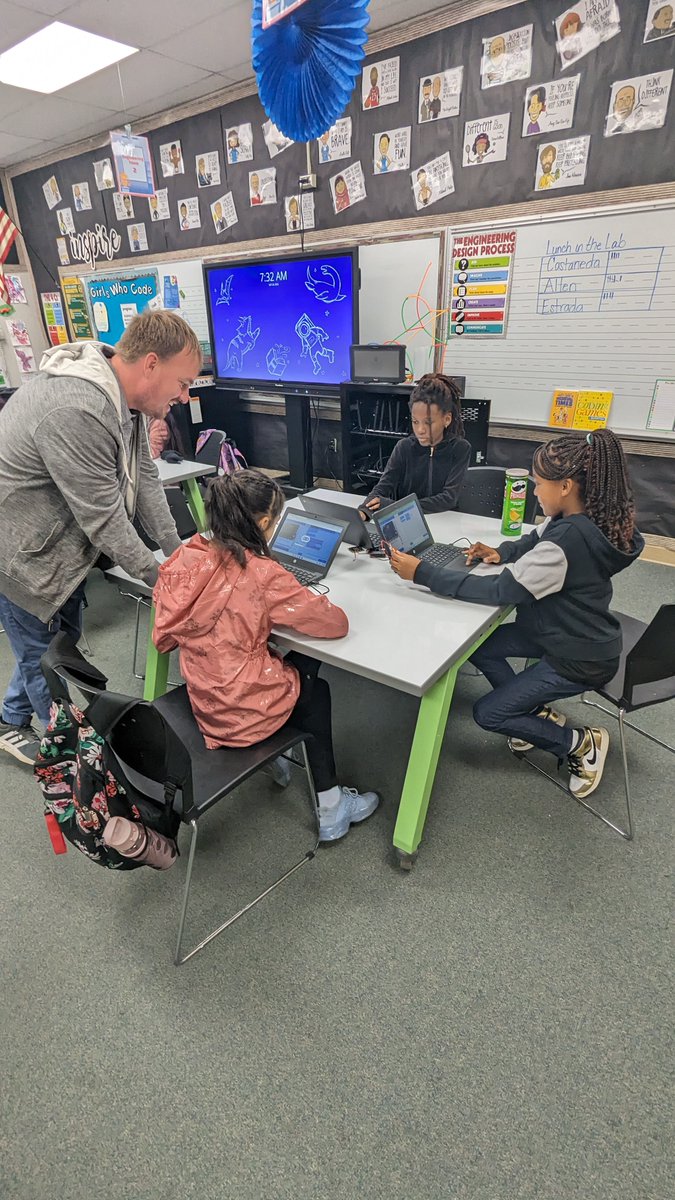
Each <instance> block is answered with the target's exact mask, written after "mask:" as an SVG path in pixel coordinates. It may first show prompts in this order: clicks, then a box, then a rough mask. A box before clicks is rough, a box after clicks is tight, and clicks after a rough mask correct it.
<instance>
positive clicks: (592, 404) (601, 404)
mask: <svg viewBox="0 0 675 1200" xmlns="http://www.w3.org/2000/svg"><path fill="white" fill-rule="evenodd" d="M613 398H614V392H577V402H576V405H575V408H574V421H573V424H572V428H573V429H604V427H605V425H606V424H607V418H608V417H609V410H610V408H611V406H612V400H613Z"/></svg>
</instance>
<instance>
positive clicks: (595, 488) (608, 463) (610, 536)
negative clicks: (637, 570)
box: [532, 429, 635, 554]
mask: <svg viewBox="0 0 675 1200" xmlns="http://www.w3.org/2000/svg"><path fill="white" fill-rule="evenodd" d="M532 467H533V469H534V470H535V471H536V472H537V475H540V476H541V478H542V479H556V480H562V479H573V480H574V481H575V482H576V483H578V485H579V488H580V490H581V495H582V498H583V501H584V505H585V508H586V515H587V516H588V517H590V519H591V521H593V523H594V524H595V525H597V526H598V529H600V530H601V532H602V533H604V535H605V537H606V538H607V540H608V541H609V542H611V544H612V545H613V546H614V547H615V548H616V549H617V550H621V551H623V552H624V554H627V553H628V552H629V551H630V549H631V545H632V541H633V532H634V529H635V509H634V506H633V493H632V490H631V486H630V480H629V478H628V468H627V466H626V459H625V456H624V452H623V449H622V446H621V442H620V441H619V439H618V438H617V437H616V435H615V434H613V433H612V431H611V429H598V430H594V432H593V433H589V434H588V435H587V436H585V437H574V436H573V435H572V434H568V435H565V436H563V437H559V438H554V439H553V440H552V441H550V442H546V443H545V444H544V445H543V446H538V447H537V449H536V450H535V452H534V458H533V460H532Z"/></svg>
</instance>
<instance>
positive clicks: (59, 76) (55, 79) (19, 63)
mask: <svg viewBox="0 0 675 1200" xmlns="http://www.w3.org/2000/svg"><path fill="white" fill-rule="evenodd" d="M137 51H138V47H136V46H125V45H124V44H123V43H122V42H113V41H111V40H110V38H104V37H99V36H98V34H96V33H86V32H85V30H84V29H75V27H74V26H73V25H64V24H63V22H61V21H53V22H52V24H51V25H47V27H46V28H45V29H41V30H40V31H39V32H38V33H34V34H33V35H32V37H28V38H26V39H25V41H23V42H19V44H18V46H12V49H11V50H6V51H5V53H4V54H0V83H6V84H9V86H10V87H18V88H26V89H27V90H28V91H31V92H45V93H51V92H58V91H60V89H61V88H65V87H68V84H69V83H76V82H77V80H78V79H86V78H87V76H88V75H94V74H95V72H96V71H102V70H103V68H104V67H109V66H110V65H111V63H116V62H120V61H121V59H123V58H128V57H129V55H130V54H136V53H137Z"/></svg>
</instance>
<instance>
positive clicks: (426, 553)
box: [420, 546, 464, 567]
mask: <svg viewBox="0 0 675 1200" xmlns="http://www.w3.org/2000/svg"><path fill="white" fill-rule="evenodd" d="M420 558H423V559H424V561H425V562H428V563H431V565H432V567H447V565H448V563H451V562H453V560H454V559H456V558H462V559H463V558H464V555H463V552H462V550H461V549H460V548H459V546H429V548H428V549H427V550H423V551H422V553H421V554H420Z"/></svg>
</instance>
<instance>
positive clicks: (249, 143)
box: [227, 125, 253, 165]
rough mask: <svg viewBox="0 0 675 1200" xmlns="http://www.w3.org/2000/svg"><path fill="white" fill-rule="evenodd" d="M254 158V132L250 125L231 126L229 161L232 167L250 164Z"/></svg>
mask: <svg viewBox="0 0 675 1200" xmlns="http://www.w3.org/2000/svg"><path fill="white" fill-rule="evenodd" d="M252 158H253V130H252V128H251V126H250V125H231V126H230V128H229V129H228V131H227V161H228V162H229V163H230V165H233V164H235V163H240V162H250V161H251V159H252Z"/></svg>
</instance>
